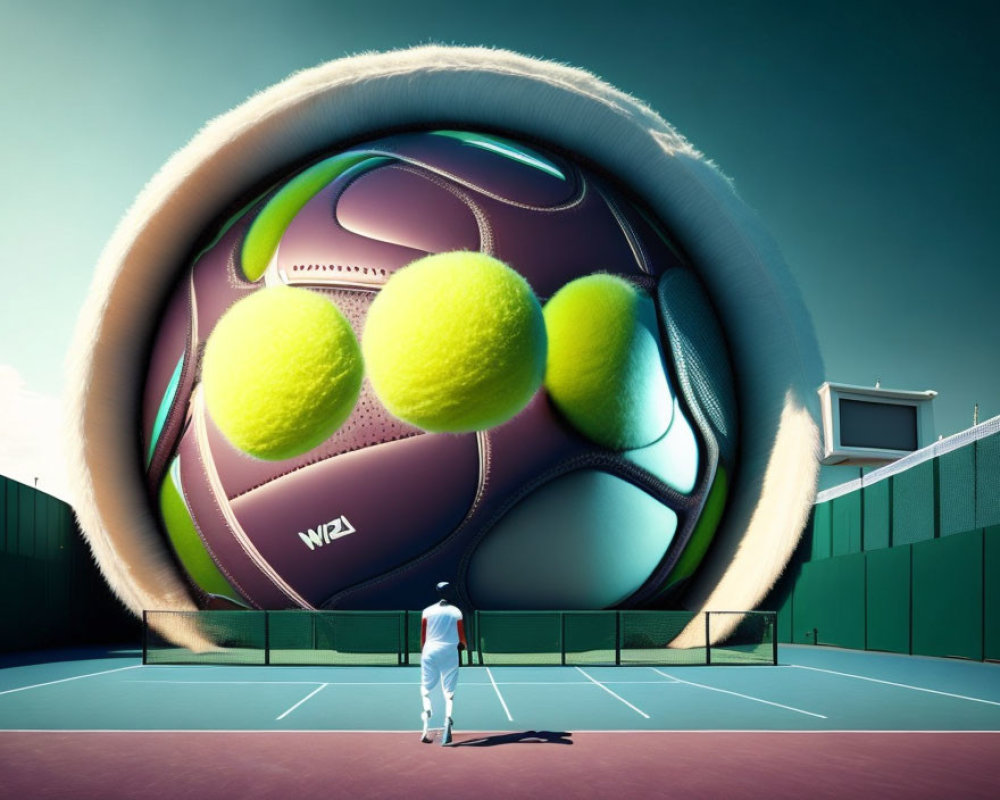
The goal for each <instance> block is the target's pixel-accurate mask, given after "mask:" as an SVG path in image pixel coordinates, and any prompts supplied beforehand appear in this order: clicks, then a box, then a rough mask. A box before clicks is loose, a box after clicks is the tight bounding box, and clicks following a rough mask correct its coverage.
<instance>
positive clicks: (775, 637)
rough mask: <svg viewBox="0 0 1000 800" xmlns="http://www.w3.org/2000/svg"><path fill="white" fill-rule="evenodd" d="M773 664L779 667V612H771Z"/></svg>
mask: <svg viewBox="0 0 1000 800" xmlns="http://www.w3.org/2000/svg"><path fill="white" fill-rule="evenodd" d="M771 644H772V645H773V646H772V651H771V664H772V666H775V667H776V666H778V612H777V611H773V612H771Z"/></svg>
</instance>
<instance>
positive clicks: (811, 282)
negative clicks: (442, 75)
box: [0, 0, 1000, 477]
mask: <svg viewBox="0 0 1000 800" xmlns="http://www.w3.org/2000/svg"><path fill="white" fill-rule="evenodd" d="M0 20H2V24H0V75H2V76H3V78H2V80H0V181H2V192H0V215H2V219H3V221H4V224H3V225H2V226H0V252H3V254H4V264H3V269H4V271H5V276H4V277H5V280H4V288H3V290H2V292H0V369H3V368H6V369H7V371H6V374H7V375H8V376H10V375H17V376H19V378H20V379H21V380H22V381H23V388H24V389H25V390H26V391H31V392H37V393H41V394H43V395H55V394H57V393H58V392H59V391H60V390H61V388H62V380H63V377H62V376H63V358H64V353H65V350H66V348H67V345H68V344H69V341H70V338H71V336H72V332H73V328H74V323H75V319H76V316H77V313H78V310H79V307H80V304H81V302H82V299H83V297H84V295H85V293H86V291H87V287H88V285H89V282H90V279H91V275H92V272H93V265H94V263H95V261H96V259H97V257H98V254H99V253H100V250H101V248H102V246H103V244H104V242H105V241H106V240H107V238H108V236H109V235H110V233H111V231H112V230H113V229H114V227H115V225H116V223H117V221H118V219H119V218H120V216H121V215H122V214H123V213H124V211H125V210H126V209H127V208H128V206H129V205H130V203H131V201H132V198H133V197H134V196H135V194H136V193H137V192H138V191H139V190H140V189H141V188H142V186H143V184H144V183H145V182H146V181H147V180H148V179H149V177H150V176H152V175H153V173H154V172H155V171H156V170H157V169H158V168H159V167H160V166H161V165H162V164H163V162H164V161H165V160H166V159H167V157H168V156H169V155H170V154H171V153H172V152H173V151H175V150H176V149H178V148H179V147H182V146H183V145H184V144H185V143H186V142H187V141H188V139H189V138H190V137H191V136H192V135H193V134H194V133H195V132H196V131H197V130H198V129H199V127H201V125H203V124H204V123H205V122H206V121H207V120H209V119H210V118H212V117H214V116H216V115H217V114H220V113H222V112H224V111H226V110H228V109H229V108H231V107H232V106H234V105H236V104H238V103H240V102H241V101H242V100H243V99H245V98H246V97H247V96H248V95H250V94H252V93H254V92H256V91H257V90H259V89H262V88H264V87H266V86H269V85H270V84H272V83H274V82H276V81H278V80H280V79H282V78H284V77H285V76H286V75H288V74H289V73H290V72H293V71H295V70H297V69H301V68H304V67H309V66H313V65H315V64H317V63H320V62H322V61H326V60H329V59H332V58H337V57H339V56H343V55H348V54H352V53H356V52H359V51H364V50H373V49H374V50H382V49H389V48H396V47H403V46H407V45H412V44H421V43H427V42H441V43H449V44H487V45H493V46H498V47H504V48H510V49H514V50H518V51H521V52H523V53H526V54H529V55H535V56H540V57H544V58H548V59H553V60H557V61H563V62H566V63H570V64H573V65H575V66H579V67H584V68H586V69H589V70H590V71H592V72H594V73H596V74H597V75H599V76H601V77H603V78H604V79H605V80H608V81H610V82H611V83H612V84H614V85H616V86H618V87H619V88H621V89H624V90H625V91H628V92H630V93H632V94H634V95H636V96H638V97H640V98H642V99H644V100H645V101H646V102H648V103H649V104H650V105H652V106H653V107H654V108H655V109H656V110H657V111H659V112H660V113H661V114H662V115H663V116H664V117H665V118H666V119H667V120H669V121H670V122H671V123H673V124H674V125H675V126H676V127H677V128H678V129H679V130H680V131H681V133H683V134H684V135H685V136H686V137H688V138H689V139H690V140H691V141H692V143H693V144H694V145H695V146H696V147H697V148H698V149H700V150H701V151H702V152H704V153H705V154H706V155H707V156H709V157H710V158H711V159H713V160H714V161H715V162H716V163H717V164H718V165H719V166H720V167H721V168H722V169H723V171H725V172H726V173H727V174H728V175H730V176H731V177H732V178H733V179H734V181H735V184H736V187H737V189H738V191H739V192H740V193H741V195H742V196H743V197H744V199H745V200H746V201H747V202H749V203H750V205H752V206H753V207H755V208H756V209H757V211H758V212H759V213H760V215H761V217H762V218H763V220H764V223H765V225H766V227H767V228H768V229H769V230H770V232H771V233H772V234H773V235H774V237H775V238H776V240H777V241H778V243H779V244H780V246H781V248H782V250H783V252H784V254H785V256H786V259H787V261H788V262H789V265H790V266H791V269H792V271H793V273H794V274H795V276H796V278H797V280H798V283H799V286H800V288H801V290H802V293H803V295H804V298H805V302H806V305H807V307H808V308H809V310H810V311H811V313H812V317H813V322H814V325H815V328H816V332H817V335H818V338H819V341H820V346H821V349H822V351H823V355H824V358H825V362H826V372H827V377H828V378H829V379H830V380H834V381H840V382H846V383H857V384H865V385H871V384H874V382H875V380H876V379H879V380H881V383H882V386H884V387H892V388H906V389H935V390H937V391H938V392H939V393H940V394H939V397H938V398H937V400H936V401H935V418H936V422H937V430H938V433H941V434H944V435H947V434H950V433H954V432H956V431H958V430H961V429H964V428H966V427H968V426H969V425H970V424H971V422H972V413H973V405H974V404H975V403H978V404H979V406H980V412H979V413H980V419H985V418H988V417H990V416H994V415H997V414H1000V370H998V368H997V353H998V352H1000V346H998V345H1000V322H998V320H997V313H996V310H995V309H996V306H997V303H998V301H1000V273H998V269H997V267H998V263H997V261H998V259H997V256H996V252H997V235H998V229H1000V193H998V192H997V188H996V187H997V185H998V183H1000V162H998V159H997V154H996V153H997V150H996V148H997V143H998V142H1000V69H998V67H1000V57H998V56H997V52H998V50H997V42H998V41H1000V3H995V2H951V3H943V2H940V0H936V1H935V2H923V1H922V0H892V1H890V0H882V1H881V2H879V1H878V0H866V1H864V2H862V1H860V0H840V1H839V2H826V1H825V0H824V1H822V2H808V0H797V1H793V0H774V1H773V2H764V1H763V0H761V1H760V2H750V0H746V1H745V2H721V0H701V1H700V2H699V1H696V0H692V1H691V2H672V1H671V0H660V2H648V3H646V2H629V1H628V0H624V1H623V2H617V3H608V2H601V3H587V2H577V3H567V2H538V0H534V2H523V0H510V1H508V2H503V3H493V4H480V3H476V4H472V3H466V2H455V1H454V0H451V1H448V2H446V1H445V0H424V1H423V2H420V3H402V2H380V1H379V0H364V1H359V0H327V1H326V2H310V1H307V0H283V2H280V3H278V2H253V0H242V1H241V2H213V1H212V0H201V1H200V2H189V1H188V0H174V1H173V2H151V1H148V0H146V1H144V0H132V1H131V2H124V0H90V1H89V2H88V1H87V0H75V1H74V0H0ZM0 377H3V376H2V375H0ZM8 383H9V381H8ZM0 399H2V398H0ZM847 477H850V476H847Z"/></svg>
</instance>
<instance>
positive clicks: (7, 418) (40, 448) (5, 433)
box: [0, 364, 69, 500]
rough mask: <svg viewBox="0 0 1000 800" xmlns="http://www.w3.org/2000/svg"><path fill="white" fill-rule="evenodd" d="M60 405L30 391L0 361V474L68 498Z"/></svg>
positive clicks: (23, 382) (45, 396)
mask: <svg viewBox="0 0 1000 800" xmlns="http://www.w3.org/2000/svg"><path fill="white" fill-rule="evenodd" d="M62 431H63V427H62V407H61V404H60V402H59V399H58V398H56V397H52V396H49V395H45V394H42V393H40V392H34V391H31V390H30V389H29V388H28V386H27V384H26V383H25V381H24V378H22V377H21V374H20V373H19V372H18V371H17V370H16V369H15V368H14V367H12V366H9V365H7V364H0V475H5V476H7V477H8V478H13V479H14V480H16V481H20V482H21V483H26V484H27V485H28V486H34V485H35V479H36V478H37V480H38V483H37V485H38V488H39V489H40V490H41V491H43V492H45V493H46V494H51V495H54V496H55V497H58V498H59V499H61V500H68V498H69V482H68V480H67V471H66V455H65V446H64V445H63V433H62Z"/></svg>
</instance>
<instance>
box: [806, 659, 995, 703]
mask: <svg viewBox="0 0 1000 800" xmlns="http://www.w3.org/2000/svg"><path fill="white" fill-rule="evenodd" d="M791 666H793V667H796V668H797V669H811V670H812V671H813V672H825V673H827V674H828V675H841V676H843V677H845V678H857V679H858V680H859V681H871V682H872V683H883V684H885V685H886V686H898V687H899V688H901V689H912V690H913V691H915V692H927V694H939V695H941V696H942V697H954V698H955V699H957V700H971V701H972V702H973V703H986V705H988V706H1000V703H998V702H997V701H996V700H983V698H981V697H969V696H968V695H965V694H952V693H951V692H939V691H938V690H937V689H925V688H924V687H923V686H911V685H910V684H908V683H893V682H892V681H883V680H879V679H878V678H868V677H866V676H864V675H852V674H851V673H850V672H836V671H834V670H832V669H820V668H819V667H806V666H803V665H802V664H791Z"/></svg>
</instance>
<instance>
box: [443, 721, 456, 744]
mask: <svg viewBox="0 0 1000 800" xmlns="http://www.w3.org/2000/svg"><path fill="white" fill-rule="evenodd" d="M452 724H453V723H452V721H451V717H448V719H446V720H445V721H444V730H443V731H442V732H441V744H442V745H448V744H451V726H452Z"/></svg>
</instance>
